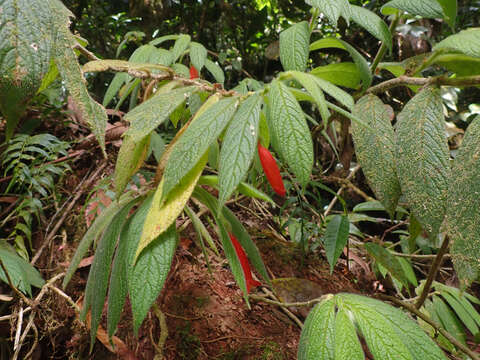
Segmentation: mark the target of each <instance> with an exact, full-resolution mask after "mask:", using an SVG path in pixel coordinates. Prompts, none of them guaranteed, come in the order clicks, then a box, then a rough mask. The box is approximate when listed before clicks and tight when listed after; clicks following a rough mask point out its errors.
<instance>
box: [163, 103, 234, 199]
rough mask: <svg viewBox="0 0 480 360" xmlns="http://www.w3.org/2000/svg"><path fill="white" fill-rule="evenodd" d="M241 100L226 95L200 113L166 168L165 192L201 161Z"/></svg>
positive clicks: (184, 134)
mask: <svg viewBox="0 0 480 360" xmlns="http://www.w3.org/2000/svg"><path fill="white" fill-rule="evenodd" d="M237 104H238V99H237V98H226V99H222V100H220V101H218V102H216V103H214V104H213V105H212V106H210V107H209V108H208V109H207V110H205V111H204V112H203V113H202V114H201V115H200V116H198V117H197V118H196V119H195V121H193V122H192V123H191V125H190V126H188V128H187V129H186V130H185V132H184V133H183V134H182V135H181V137H180V138H179V139H178V140H177V141H176V143H175V144H174V145H173V148H172V150H171V153H170V155H169V159H168V163H167V166H166V168H165V173H164V184H163V195H164V196H167V195H168V194H169V193H170V191H172V189H173V188H174V187H175V186H177V185H178V183H179V182H180V181H181V180H182V179H183V177H184V176H185V175H187V174H188V173H189V172H190V170H192V168H193V167H194V166H195V165H196V164H198V162H199V160H200V158H201V157H202V156H203V155H204V154H205V152H206V151H207V149H208V148H209V147H210V145H211V144H212V143H213V142H214V141H215V140H216V139H217V138H218V136H219V135H220V133H221V132H222V131H223V129H224V128H225V126H227V124H228V123H229V122H230V120H231V119H232V116H233V114H234V113H235V111H236V109H237Z"/></svg>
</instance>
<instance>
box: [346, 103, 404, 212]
mask: <svg viewBox="0 0 480 360" xmlns="http://www.w3.org/2000/svg"><path fill="white" fill-rule="evenodd" d="M352 113H353V114H355V115H356V116H358V117H359V118H361V119H362V120H363V121H364V122H365V123H367V124H368V125H369V126H370V128H366V127H365V126H362V125H360V124H358V123H356V122H352V136H353V141H354V143H355V153H356V155H357V159H358V161H359V162H360V165H361V166H362V170H363V173H364V174H365V177H366V178H367V180H368V183H369V185H370V187H371V188H372V190H373V192H374V193H375V196H376V197H377V198H378V199H379V200H380V201H381V202H382V204H383V206H384V207H385V209H386V210H387V212H388V213H389V214H390V216H391V217H393V215H394V213H395V209H396V208H397V203H398V199H399V198H400V194H401V190H400V182H399V180H398V177H397V171H396V168H395V156H396V154H395V134H394V131H393V126H392V123H391V117H392V115H393V110H392V109H391V108H390V107H389V106H387V105H385V104H384V103H383V102H382V101H381V100H380V99H379V98H378V97H376V96H375V95H365V96H364V97H362V98H361V99H360V100H358V102H357V103H356V104H355V107H354V108H353V111H352Z"/></svg>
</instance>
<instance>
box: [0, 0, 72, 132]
mask: <svg viewBox="0 0 480 360" xmlns="http://www.w3.org/2000/svg"><path fill="white" fill-rule="evenodd" d="M54 8H57V11H58V12H59V13H58V15H59V16H56V15H54V13H53V11H52V10H53V9H54ZM0 9H1V11H0V24H1V28H0V111H1V113H2V115H3V116H4V117H5V118H6V120H7V127H6V138H7V141H8V140H9V139H10V137H11V136H12V135H13V132H14V130H15V127H16V126H17V124H18V121H19V119H20V116H21V115H22V114H23V112H24V111H25V108H26V105H27V103H28V101H29V100H30V99H31V98H33V96H35V93H36V92H37V90H38V88H39V87H40V85H41V83H42V78H43V77H44V76H45V75H46V74H47V72H48V70H49V67H50V59H51V57H52V56H53V52H54V49H53V46H54V43H55V39H56V34H57V27H60V26H66V24H68V22H69V17H70V16H73V15H72V14H71V13H70V12H69V11H68V10H67V9H66V8H65V7H64V6H63V4H62V3H60V2H58V1H50V0H47V1H46V0H0ZM59 46H61V45H59Z"/></svg>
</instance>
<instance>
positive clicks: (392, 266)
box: [365, 243, 408, 288]
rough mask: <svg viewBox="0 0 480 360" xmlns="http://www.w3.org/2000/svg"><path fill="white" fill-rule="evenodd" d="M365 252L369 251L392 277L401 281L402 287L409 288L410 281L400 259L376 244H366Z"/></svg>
mask: <svg viewBox="0 0 480 360" xmlns="http://www.w3.org/2000/svg"><path fill="white" fill-rule="evenodd" d="M365 250H367V252H368V253H369V254H370V255H371V256H372V257H373V258H374V259H375V261H377V262H378V263H379V264H381V265H382V266H383V267H384V268H386V269H387V270H388V271H389V273H390V275H391V276H392V277H394V278H395V279H397V280H398V281H400V282H401V283H402V285H404V286H405V287H406V288H408V280H407V277H406V276H405V272H404V270H403V267H402V265H401V264H400V262H399V261H398V259H397V258H396V257H395V256H394V255H392V253H390V252H389V251H388V250H386V249H385V248H384V247H382V246H380V245H378V244H376V243H366V244H365Z"/></svg>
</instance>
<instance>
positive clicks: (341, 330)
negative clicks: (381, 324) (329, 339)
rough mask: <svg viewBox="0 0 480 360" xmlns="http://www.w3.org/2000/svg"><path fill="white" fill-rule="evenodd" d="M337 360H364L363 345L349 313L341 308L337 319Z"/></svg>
mask: <svg viewBox="0 0 480 360" xmlns="http://www.w3.org/2000/svg"><path fill="white" fill-rule="evenodd" d="M335 359H339V360H340V359H345V360H347V359H348V360H364V359H365V354H364V353H363V349H362V345H361V344H360V341H359V340H358V336H357V334H356V330H355V326H354V325H353V324H352V321H351V320H350V317H349V315H348V313H347V312H346V311H345V310H344V309H342V308H340V309H339V310H338V312H337V317H336V318H335Z"/></svg>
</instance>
